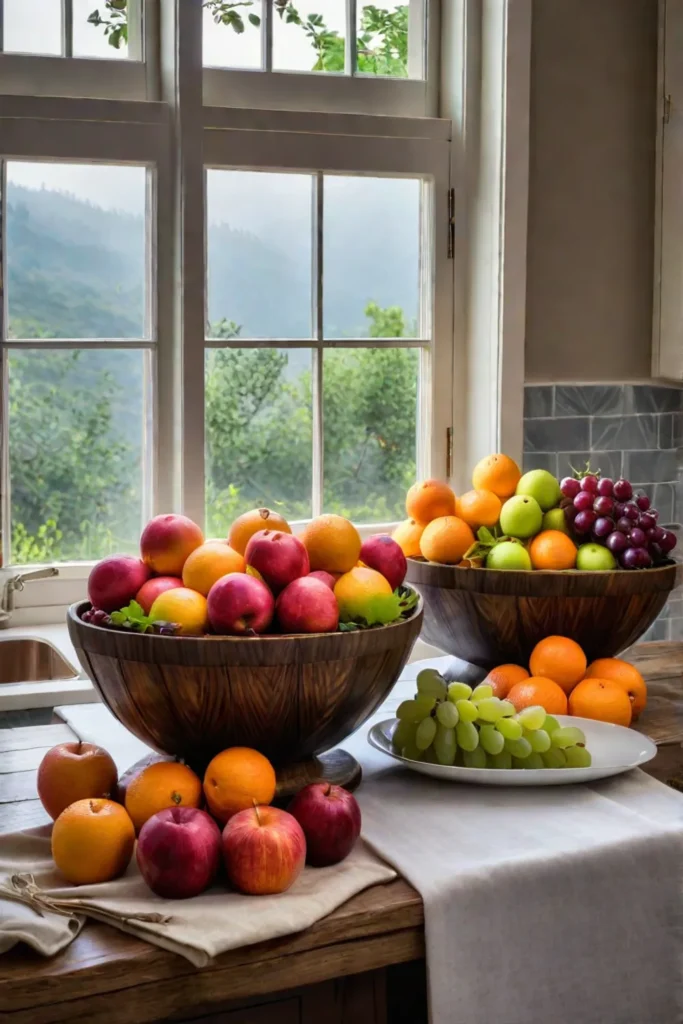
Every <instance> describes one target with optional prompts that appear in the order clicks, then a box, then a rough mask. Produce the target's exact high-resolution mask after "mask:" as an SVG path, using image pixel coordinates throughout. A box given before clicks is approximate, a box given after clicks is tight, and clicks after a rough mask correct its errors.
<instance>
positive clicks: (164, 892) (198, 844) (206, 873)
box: [136, 807, 221, 900]
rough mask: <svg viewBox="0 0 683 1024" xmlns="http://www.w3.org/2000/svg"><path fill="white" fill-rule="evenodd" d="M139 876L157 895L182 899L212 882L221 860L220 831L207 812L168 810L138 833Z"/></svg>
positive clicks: (152, 819)
mask: <svg viewBox="0 0 683 1024" xmlns="http://www.w3.org/2000/svg"><path fill="white" fill-rule="evenodd" d="M136 858H137V862H138V867H139V868H140V874H141V875H142V877H143V879H144V880H145V882H146V883H147V885H148V886H149V887H150V889H151V890H152V892H154V893H156V895H157V896H162V897H163V898H164V899H169V900H185V899H188V898H190V897H192V896H199V894H200V893H201V892H204V890H205V889H208V887H209V886H210V885H211V883H212V882H213V880H214V878H215V877H216V873H217V871H218V865H219V864H220V859H221V832H220V829H219V828H218V825H217V824H216V822H215V821H214V820H213V818H212V817H210V816H209V815H208V814H207V813H206V811H200V810H198V809H197V808H195V807H169V808H167V809H166V810H165V811H158V812H157V813H156V814H153V815H152V817H151V818H149V819H148V820H147V821H146V822H145V824H144V825H143V826H142V828H141V830H140V835H139V836H138V844H137V849H136Z"/></svg>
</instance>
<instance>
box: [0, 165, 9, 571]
mask: <svg viewBox="0 0 683 1024" xmlns="http://www.w3.org/2000/svg"><path fill="white" fill-rule="evenodd" d="M6 241H7V161H6V160H0V554H1V555H2V564H3V565H9V562H10V555H11V550H10V549H11V545H10V532H11V512H10V491H9V483H10V472H9V375H8V352H7V349H6V348H5V346H4V344H3V343H4V341H5V338H6V337H7V245H6Z"/></svg>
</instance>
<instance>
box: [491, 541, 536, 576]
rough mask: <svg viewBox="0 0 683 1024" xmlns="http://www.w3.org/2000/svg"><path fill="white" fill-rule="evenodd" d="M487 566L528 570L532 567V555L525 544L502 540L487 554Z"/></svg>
mask: <svg viewBox="0 0 683 1024" xmlns="http://www.w3.org/2000/svg"><path fill="white" fill-rule="evenodd" d="M486 568H487V569H508V570H512V569H520V570H523V571H528V570H530V569H531V557H530V555H529V552H528V551H527V549H526V548H525V547H524V545H523V544H517V543H515V541H513V540H502V541H499V542H498V544H496V545H494V547H492V548H491V550H490V551H489V553H488V555H487V556H486Z"/></svg>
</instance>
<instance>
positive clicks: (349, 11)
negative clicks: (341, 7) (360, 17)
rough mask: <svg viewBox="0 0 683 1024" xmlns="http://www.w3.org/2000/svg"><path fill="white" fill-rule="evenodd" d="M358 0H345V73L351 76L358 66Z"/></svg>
mask: <svg viewBox="0 0 683 1024" xmlns="http://www.w3.org/2000/svg"><path fill="white" fill-rule="evenodd" d="M357 14H358V0H346V49H345V64H346V74H347V75H351V77H353V76H354V75H355V74H356V72H357V68H358V29H357V25H358V21H357Z"/></svg>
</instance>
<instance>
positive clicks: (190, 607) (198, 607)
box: [149, 587, 209, 636]
mask: <svg viewBox="0 0 683 1024" xmlns="http://www.w3.org/2000/svg"><path fill="white" fill-rule="evenodd" d="M149 615H150V618H151V619H153V620H154V621H155V622H177V623H178V625H179V626H180V635H181V636H201V635H202V633H206V630H207V629H208V626H209V618H208V614H207V610H206V598H205V597H204V595H203V594H200V593H198V592H197V591H196V590H190V588H189V587H178V588H177V589H176V590H165V591H164V593H163V594H159V596H158V597H157V599H156V601H155V602H154V604H153V605H152V607H151V608H150V611H149Z"/></svg>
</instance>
